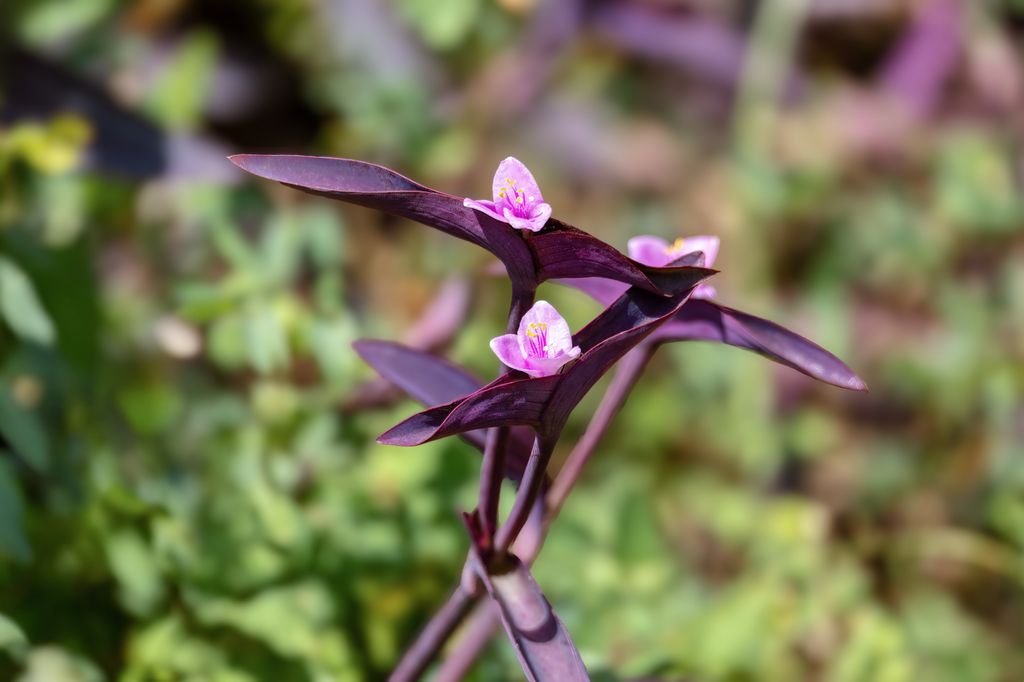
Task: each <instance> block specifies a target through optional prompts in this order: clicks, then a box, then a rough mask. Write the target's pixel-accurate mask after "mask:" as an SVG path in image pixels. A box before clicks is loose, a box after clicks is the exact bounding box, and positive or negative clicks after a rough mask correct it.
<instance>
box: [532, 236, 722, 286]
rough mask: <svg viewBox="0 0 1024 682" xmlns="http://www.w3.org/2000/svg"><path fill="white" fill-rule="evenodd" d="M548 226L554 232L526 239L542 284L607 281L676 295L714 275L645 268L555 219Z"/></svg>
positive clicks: (684, 267)
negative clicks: (602, 278) (548, 282)
mask: <svg viewBox="0 0 1024 682" xmlns="http://www.w3.org/2000/svg"><path fill="white" fill-rule="evenodd" d="M548 224H549V225H551V226H552V227H553V229H549V230H547V231H545V232H542V233H540V234H537V235H532V236H531V237H530V238H528V239H527V243H528V244H529V245H530V250H531V251H532V252H533V254H534V256H535V257H536V259H537V262H538V263H539V276H540V279H541V280H549V279H575V278H582V277H605V278H608V279H613V280H616V281H618V282H622V283H624V284H627V285H629V286H637V287H640V288H641V289H646V290H647V291H654V292H658V293H662V294H674V293H678V292H680V291H683V290H685V289H687V288H688V287H689V285H690V282H692V281H693V278H694V277H699V278H705V277H708V276H709V275H711V274H714V271H709V270H704V269H702V268H693V267H689V264H686V265H682V266H674V267H665V268H654V267H651V266H649V265H643V264H641V263H638V262H636V261H635V260H632V259H630V258H627V257H626V256H625V255H623V254H622V253H620V252H619V251H617V250H616V249H614V248H612V247H611V246H609V245H608V244H606V243H604V242H603V241H601V240H600V239H598V238H597V237H595V236H593V235H591V234H588V233H587V232H584V231H583V230H579V229H577V228H575V227H573V226H571V225H568V224H566V223H563V222H561V221H558V220H555V219H552V220H551V221H549V223H548ZM622 291H625V288H623V289H622Z"/></svg>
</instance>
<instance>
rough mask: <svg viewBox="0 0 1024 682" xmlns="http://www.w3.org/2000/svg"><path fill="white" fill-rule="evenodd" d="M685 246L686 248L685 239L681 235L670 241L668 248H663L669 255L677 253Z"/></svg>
mask: <svg viewBox="0 0 1024 682" xmlns="http://www.w3.org/2000/svg"><path fill="white" fill-rule="evenodd" d="M685 248H686V240H685V239H683V238H682V237H680V238H679V239H677V240H675V241H674V242H672V245H671V246H669V247H668V248H666V249H665V253H667V254H670V255H674V254H677V253H682V252H683V249H685Z"/></svg>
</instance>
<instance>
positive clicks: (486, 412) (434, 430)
mask: <svg viewBox="0 0 1024 682" xmlns="http://www.w3.org/2000/svg"><path fill="white" fill-rule="evenodd" d="M522 376H523V375H522V374H519V373H518V372H509V373H508V374H504V375H502V376H500V377H498V378H497V379H495V380H494V381H492V382H491V383H489V384H488V385H486V386H484V387H483V388H481V389H480V390H479V391H476V392H475V393H471V394H470V395H468V396H465V397H462V398H459V399H458V400H454V401H452V402H449V403H447V404H445V405H438V406H437V407H432V408H430V409H428V410H424V411H423V412H418V413H416V414H414V415H413V416H411V417H409V418H408V419H406V420H404V421H402V422H400V423H398V424H397V425H395V426H393V427H392V428H390V429H388V430H387V431H386V432H384V433H383V434H381V435H380V436H379V437H378V438H377V442H378V443H381V444H383V445H400V446H404V447H409V446H413V445H421V444H423V443H426V442H427V441H431V440H436V439H438V438H444V437H445V436H454V435H456V434H460V433H465V432H466V431H475V430H477V429H485V428H490V427H492V426H515V425H524V426H533V427H537V426H539V425H540V423H541V416H542V415H543V412H544V409H545V407H546V405H547V402H548V398H550V397H551V393H552V391H553V390H554V387H555V386H556V385H557V384H558V382H559V379H560V375H555V376H550V377H542V378H540V379H524V378H522Z"/></svg>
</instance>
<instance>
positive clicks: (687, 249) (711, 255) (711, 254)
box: [672, 234, 721, 268]
mask: <svg viewBox="0 0 1024 682" xmlns="http://www.w3.org/2000/svg"><path fill="white" fill-rule="evenodd" d="M720 244H721V240H720V239H719V238H718V237H713V236H710V235H703V234H702V235H697V236H696V237H687V238H686V239H685V240H684V244H683V246H684V248H683V250H682V252H680V253H679V254H676V255H675V256H673V257H672V259H673V260H675V259H676V258H678V257H679V256H682V255H684V254H687V253H693V252H694V251H703V252H704V265H705V267H709V268H710V267H712V266H713V265H714V264H715V258H717V257H718V246H719V245H720Z"/></svg>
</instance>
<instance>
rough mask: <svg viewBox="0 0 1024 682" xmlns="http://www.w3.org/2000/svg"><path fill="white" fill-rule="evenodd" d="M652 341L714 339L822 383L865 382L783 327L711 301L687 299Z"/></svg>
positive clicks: (854, 385)
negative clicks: (790, 368) (758, 355)
mask: <svg viewBox="0 0 1024 682" xmlns="http://www.w3.org/2000/svg"><path fill="white" fill-rule="evenodd" d="M652 341H654V342H658V343H667V342H670V341H717V342H719V343H727V344H729V345H731V346H736V347H738V348H745V349H747V350H751V351H754V352H755V353H758V354H760V355H763V356H764V357H766V358H768V359H770V360H774V361H775V362H778V363H781V364H783V365H786V366H787V367H792V368H793V369H795V370H797V371H798V372H803V373H804V374H806V375H807V376H809V377H813V378H815V379H818V380H820V381H824V382H825V383H828V384H832V385H834V386H838V387H840V388H846V389H850V390H853V391H865V390H867V385H866V384H865V383H864V382H863V381H862V380H861V379H860V377H858V376H857V375H856V374H854V373H853V370H851V369H850V368H849V367H847V366H846V365H845V364H844V363H843V361H842V360H840V359H839V358H837V357H836V356H835V355H832V353H829V352H828V351H827V350H825V349H824V348H822V347H821V346H819V345H818V344H816V343H814V342H812V341H809V340H808V339H805V338H804V337H802V336H800V335H798V334H795V333H794V332H791V331H789V330H788V329H786V328H785V327H782V326H780V325H777V324H775V323H774V322H770V321H768V320H765V319H763V318H760V317H755V316H754V315H748V314H747V313H744V312H740V311H739V310H733V309H732V308H727V307H725V306H723V305H719V304H717V303H715V302H713V301H701V300H691V301H688V302H687V303H686V305H685V306H683V309H682V310H681V311H680V312H679V314H678V315H676V316H675V318H673V319H672V320H671V321H669V322H667V323H666V324H664V325H662V326H661V327H660V328H659V329H658V331H657V332H656V333H655V335H654V336H653V337H652Z"/></svg>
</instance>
